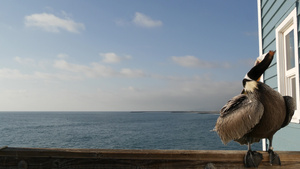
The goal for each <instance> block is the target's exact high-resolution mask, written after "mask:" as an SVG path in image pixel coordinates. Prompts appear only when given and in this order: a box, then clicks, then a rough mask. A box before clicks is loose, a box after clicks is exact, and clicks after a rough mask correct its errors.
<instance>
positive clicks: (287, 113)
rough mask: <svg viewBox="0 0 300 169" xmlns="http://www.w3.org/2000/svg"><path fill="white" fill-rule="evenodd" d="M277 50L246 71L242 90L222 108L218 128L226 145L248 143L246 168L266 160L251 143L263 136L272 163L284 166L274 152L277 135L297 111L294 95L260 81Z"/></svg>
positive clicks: (245, 159)
mask: <svg viewBox="0 0 300 169" xmlns="http://www.w3.org/2000/svg"><path fill="white" fill-rule="evenodd" d="M274 53H275V52H274V51H270V52H269V53H267V54H265V55H264V58H263V60H262V61H261V62H257V63H256V64H255V66H254V67H253V68H252V69H251V70H250V71H249V72H248V73H247V74H246V76H245V78H244V79H243V87H244V88H243V91H242V93H241V94H239V95H237V96H235V97H233V98H232V99H231V100H229V101H228V102H227V104H226V105H225V106H224V107H223V108H222V109H221V111H220V117H219V118H218V120H217V123H216V126H215V128H214V130H215V131H216V132H217V133H218V135H219V136H220V138H221V140H222V142H223V143H224V144H227V143H228V142H229V141H231V140H234V141H236V142H239V143H240V144H248V152H247V154H246V155H245V158H244V163H245V166H246V167H257V166H258V165H259V163H260V161H261V160H262V154H260V153H258V152H256V151H252V150H251V144H252V143H254V142H259V141H260V139H262V138H267V139H268V140H269V143H270V145H269V150H268V153H269V158H270V163H271V164H278V165H281V162H280V158H279V156H278V154H276V153H275V152H274V151H273V147H272V139H273V135H274V134H275V133H276V132H277V131H278V130H279V129H281V128H282V127H284V126H286V125H288V123H289V122H290V121H291V118H292V116H293V114H294V110H295V101H294V99H293V98H292V97H290V96H282V95H281V94H280V93H278V92H277V91H275V90H273V89H272V88H271V87H269V86H268V85H266V84H264V83H261V82H259V78H260V76H261V75H262V74H263V73H264V71H265V70H266V69H267V68H268V67H269V65H270V63H271V62H272V59H273V56H274Z"/></svg>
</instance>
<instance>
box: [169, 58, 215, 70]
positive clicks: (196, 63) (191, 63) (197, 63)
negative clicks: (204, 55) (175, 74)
mask: <svg viewBox="0 0 300 169" xmlns="http://www.w3.org/2000/svg"><path fill="white" fill-rule="evenodd" d="M172 60H173V62H175V63H177V64H179V65H180V66H183V67H201V68H212V67H214V66H215V65H214V64H213V63H210V62H206V61H203V60H200V59H198V58H197V57H195V56H189V55H188V56H172Z"/></svg>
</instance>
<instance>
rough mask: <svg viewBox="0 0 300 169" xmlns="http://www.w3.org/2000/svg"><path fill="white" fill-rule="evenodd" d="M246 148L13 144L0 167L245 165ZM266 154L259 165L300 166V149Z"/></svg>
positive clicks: (80, 168)
mask: <svg viewBox="0 0 300 169" xmlns="http://www.w3.org/2000/svg"><path fill="white" fill-rule="evenodd" d="M245 153H246V151H233V150H114V149H109V150H107V149H53V148H51V149H50V148H11V147H4V148H2V149H1V150H0V169H27V168H28V169H50V168H51V169H59V168H62V169H64V168H68V169H91V168H93V169H97V168H99V169H196V168H197V169H199V168H207V169H213V168H244V165H243V158H244V155H245ZM261 153H262V154H263V158H264V159H263V161H262V162H261V164H260V166H259V167H258V168H280V169H286V168H300V152H296V151H295V152H294V151H277V153H278V154H279V156H280V158H281V162H282V166H271V165H270V164H269V155H268V153H266V152H261Z"/></svg>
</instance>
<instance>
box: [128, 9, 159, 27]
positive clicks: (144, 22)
mask: <svg viewBox="0 0 300 169" xmlns="http://www.w3.org/2000/svg"><path fill="white" fill-rule="evenodd" d="M133 23H134V24H136V25H138V26H141V27H146V28H154V27H160V26H162V25H163V23H162V21H160V20H153V19H152V18H150V17H149V16H146V15H145V14H142V13H140V12H136V13H135V16H134V18H133Z"/></svg>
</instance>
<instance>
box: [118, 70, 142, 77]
mask: <svg viewBox="0 0 300 169" xmlns="http://www.w3.org/2000/svg"><path fill="white" fill-rule="evenodd" d="M120 73H121V75H123V76H125V77H144V76H146V75H145V73H144V72H143V71H142V70H133V69H129V68H124V69H122V70H121V71H120Z"/></svg>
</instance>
